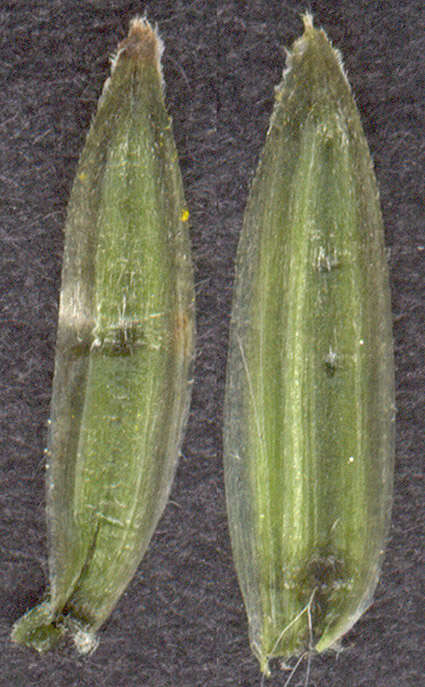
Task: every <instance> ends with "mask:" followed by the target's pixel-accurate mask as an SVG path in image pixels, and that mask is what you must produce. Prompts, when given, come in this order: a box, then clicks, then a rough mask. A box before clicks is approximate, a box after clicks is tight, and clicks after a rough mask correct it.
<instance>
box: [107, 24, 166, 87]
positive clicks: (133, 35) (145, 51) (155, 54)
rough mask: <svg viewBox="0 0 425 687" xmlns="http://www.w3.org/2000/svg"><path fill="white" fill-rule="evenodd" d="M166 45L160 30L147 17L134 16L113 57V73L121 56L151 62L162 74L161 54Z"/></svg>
mask: <svg viewBox="0 0 425 687" xmlns="http://www.w3.org/2000/svg"><path fill="white" fill-rule="evenodd" d="M163 51H164V45H163V43H162V40H161V39H160V37H159V34H158V31H157V29H156V27H155V28H153V27H152V26H151V24H150V23H149V22H148V20H147V19H145V17H134V19H132V20H131V22H130V29H129V32H128V36H127V38H124V40H123V41H121V43H119V45H118V50H117V54H116V55H115V57H114V58H113V59H112V73H113V71H114V69H115V67H116V65H117V63H118V61H119V60H120V59H121V58H125V57H126V58H127V59H130V60H131V59H134V60H136V61H137V62H151V63H153V64H155V65H156V67H157V70H158V72H159V74H160V75H161V78H162V74H161V55H162V53H163Z"/></svg>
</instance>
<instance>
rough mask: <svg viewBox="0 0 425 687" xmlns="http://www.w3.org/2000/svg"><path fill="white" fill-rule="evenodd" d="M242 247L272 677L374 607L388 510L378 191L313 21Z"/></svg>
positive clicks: (233, 478) (241, 496)
mask: <svg viewBox="0 0 425 687" xmlns="http://www.w3.org/2000/svg"><path fill="white" fill-rule="evenodd" d="M304 21H305V32H304V35H303V36H302V38H301V39H299V40H298V41H297V42H296V43H295V44H294V46H293V49H292V51H291V53H290V54H289V56H288V68H287V70H286V72H285V74H284V77H283V81H282V83H281V85H280V86H279V87H278V88H277V90H276V103H275V108H274V112H273V116H272V121H271V125H270V129H269V132H268V135H267V141H266V145H265V148H264V151H263V154H262V158H261V161H260V164H259V168H258V171H257V174H256V177H255V180H254V182H253V186H252V189H251V194H250V198H249V201H248V206H247V210H246V215H245V220H244V226H243V230H242V235H241V239H240V244H239V249H238V256H237V270H236V284H235V293H234V304H233V314H232V324H231V334H230V351H229V360H228V370H227V388H226V402H225V429H224V443H225V459H224V462H225V480H226V497H227V507H228V515H229V526H230V532H231V538H232V547H233V553H234V561H235V566H236V570H237V573H238V577H239V582H240V586H241V590H242V594H243V597H244V601H245V606H246V610H247V615H248V620H249V631H250V641H251V646H252V649H253V651H254V653H255V654H256V656H257V657H258V659H259V661H260V665H261V668H262V670H263V671H267V670H268V667H267V665H268V660H269V659H270V658H272V657H275V656H283V657H285V658H288V657H289V656H291V655H292V654H299V653H301V652H302V651H304V650H306V649H308V648H312V647H313V646H314V647H315V649H317V650H318V651H322V650H325V649H327V648H328V647H331V646H332V645H333V644H334V643H335V642H336V641H337V640H338V639H339V638H340V637H341V636H342V635H343V634H344V633H345V632H347V630H348V629H349V628H350V627H351V626H352V625H353V623H354V622H355V621H356V620H357V618H358V617H359V616H360V615H361V613H362V612H363V611H364V610H365V609H366V608H367V606H368V605H369V603H370V601H371V598H372V595H373V592H374V589H375V586H376V583H377V580H378V576H379V568H380V564H381V558H382V553H383V547H384V540H385V535H386V532H387V528H388V524H389V516H390V508H391V491H392V473H393V454H394V436H393V434H394V389H393V386H394V382H393V353H392V335H391V309H390V296H389V287H388V275H387V267H386V261H385V253H384V244H383V226H382V219H381V212H380V208H379V200H378V192H377V188H376V182H375V178H374V172H373V168H372V163H371V159H370V155H369V151H368V147H367V143H366V140H365V137H364V134H363V131H362V127H361V123H360V118H359V114H358V111H357V108H356V106H355V103H354V100H353V97H352V95H351V92H350V88H349V85H348V83H347V80H346V77H345V74H344V72H343V70H342V65H341V60H340V57H339V55H338V53H337V52H336V51H335V50H334V49H333V48H332V46H331V45H330V43H329V42H328V40H327V38H326V36H325V34H324V33H323V32H322V31H317V30H315V29H314V28H313V26H312V23H311V18H310V17H309V16H308V15H307V16H306V17H305V19H304Z"/></svg>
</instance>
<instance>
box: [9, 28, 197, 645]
mask: <svg viewBox="0 0 425 687" xmlns="http://www.w3.org/2000/svg"><path fill="white" fill-rule="evenodd" d="M161 51H162V44H161V42H160V40H159V38H158V36H157V34H156V31H154V30H153V29H152V28H151V26H150V25H149V24H148V22H147V21H145V20H143V19H136V20H134V21H133V22H132V24H131V27H130V32H129V35H128V37H127V39H126V40H125V41H123V43H121V44H120V46H119V50H118V53H117V56H116V58H115V59H114V62H113V68H112V74H111V78H110V79H109V80H108V81H107V83H106V84H105V88H104V91H103V94H102V97H101V100H100V102H99V106H98V111H97V114H96V117H95V119H94V122H93V124H92V126H91V129H90V132H89V135H88V138H87V142H86V145H85V148H84V150H83V153H82V155H81V159H80V162H79V165H78V169H77V174H76V178H75V182H74V186H73V189H72V194H71V199H70V203H69V207H68V216H67V222H66V227H65V247H64V258H63V272H62V288H61V295H60V310H59V326H58V335H57V350H56V360H55V375H54V382H53V395H52V403H51V424H50V432H49V440H48V450H47V461H48V465H47V468H48V473H47V487H48V491H47V514H48V524H49V531H50V554H49V569H50V590H49V596H48V599H47V600H46V602H44V603H43V604H42V605H41V606H40V607H38V608H36V609H34V610H33V611H30V612H29V613H28V614H27V615H26V616H24V617H23V618H22V619H21V620H20V621H18V622H17V623H16V624H15V626H14V629H13V633H12V638H13V639H14V641H16V642H19V643H23V644H27V645H28V646H32V647H34V648H36V649H38V650H39V651H44V650H46V649H48V648H50V647H51V646H52V645H53V644H54V643H55V642H56V641H57V639H59V638H60V637H61V636H62V635H63V634H64V632H67V631H69V632H71V634H72V635H73V638H74V640H75V642H76V644H77V648H78V649H79V650H80V651H81V652H83V653H84V652H88V651H91V650H92V649H93V648H94V647H95V645H96V639H95V633H96V631H97V630H98V629H99V627H100V626H101V625H102V623H103V622H104V621H105V620H106V618H107V617H108V616H109V614H110V613H111V611H112V609H113V608H114V606H115V604H116V603H117V601H118V599H119V597H120V595H121V594H122V592H123V591H124V589H125V588H126V586H127V584H128V582H129V581H130V579H131V578H132V576H133V574H134V572H135V570H136V567H137V566H138V564H139V562H140V560H141V558H142V556H143V554H144V552H145V550H146V548H147V546H148V544H149V541H150V539H151V536H152V534H153V532H154V529H155V527H156V524H157V522H158V519H159V517H160V515H161V513H162V511H163V509H164V506H165V504H166V501H167V498H168V494H169V491H170V487H171V483H172V480H173V476H174V472H175V468H176V464H177V459H178V455H179V451H180V446H181V441H182V436H183V430H184V426H185V422H186V417H187V412H188V407H189V399H190V389H191V362H192V357H193V336H194V287H193V273H192V265H191V256H190V245H189V236H188V222H187V219H188V214H189V213H188V211H187V208H186V204H185V200H184V196H183V188H182V181H181V175H180V170H179V165H178V160H177V152H176V148H175V144H174V140H173V135H172V130H171V120H170V118H169V116H168V115H167V113H166V110H165V106H164V100H163V84H162V75H161V69H160V55H161Z"/></svg>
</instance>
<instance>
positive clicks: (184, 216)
mask: <svg viewBox="0 0 425 687" xmlns="http://www.w3.org/2000/svg"><path fill="white" fill-rule="evenodd" d="M180 219H181V221H182V222H187V220H188V219H189V210H183V212H182V214H181V215H180Z"/></svg>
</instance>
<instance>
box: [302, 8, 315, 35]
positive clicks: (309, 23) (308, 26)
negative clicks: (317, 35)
mask: <svg viewBox="0 0 425 687" xmlns="http://www.w3.org/2000/svg"><path fill="white" fill-rule="evenodd" d="M302 20H303V24H304V31H311V30H312V29H314V26H313V15H312V14H311V12H306V13H305V14H303V15H302Z"/></svg>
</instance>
